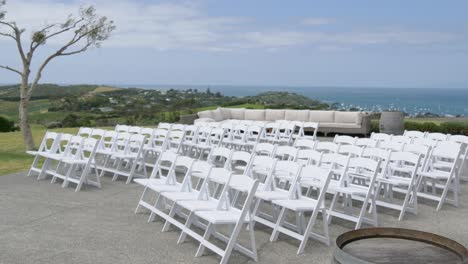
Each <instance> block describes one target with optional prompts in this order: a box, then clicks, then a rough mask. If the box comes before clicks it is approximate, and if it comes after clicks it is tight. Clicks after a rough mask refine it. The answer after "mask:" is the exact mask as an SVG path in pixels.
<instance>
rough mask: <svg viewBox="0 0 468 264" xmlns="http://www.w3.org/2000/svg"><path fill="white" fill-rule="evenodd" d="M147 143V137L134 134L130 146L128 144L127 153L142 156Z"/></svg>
mask: <svg viewBox="0 0 468 264" xmlns="http://www.w3.org/2000/svg"><path fill="white" fill-rule="evenodd" d="M145 142H146V136H145V135H140V134H133V135H131V136H130V138H129V139H128V144H127V147H126V149H125V151H126V152H127V153H136V154H139V155H140V154H141V151H142V149H143V146H144V144H145Z"/></svg>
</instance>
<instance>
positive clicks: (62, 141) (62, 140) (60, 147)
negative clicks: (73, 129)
mask: <svg viewBox="0 0 468 264" xmlns="http://www.w3.org/2000/svg"><path fill="white" fill-rule="evenodd" d="M73 136H74V135H71V134H67V133H62V134H60V137H59V138H58V144H57V146H56V149H55V151H54V152H57V153H64V152H65V150H66V149H67V147H68V144H69V143H70V140H71V138H72V137H73Z"/></svg>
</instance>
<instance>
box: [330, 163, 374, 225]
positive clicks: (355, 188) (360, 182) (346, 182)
mask: <svg viewBox="0 0 468 264" xmlns="http://www.w3.org/2000/svg"><path fill="white" fill-rule="evenodd" d="M379 168H380V161H374V160H372V159H368V158H351V159H350V160H349V166H348V169H347V171H346V172H345V174H344V177H342V179H340V184H339V185H338V186H330V188H329V189H331V190H330V191H331V192H333V199H332V202H331V205H330V209H329V210H328V222H329V223H330V222H331V220H332V218H333V217H338V218H341V219H344V220H348V221H352V222H355V223H356V226H355V229H359V228H361V225H362V223H368V224H371V225H374V226H378V219H377V208H376V206H375V200H376V195H375V180H376V177H377V173H378V169H379ZM340 195H343V197H344V199H345V201H344V206H345V209H344V210H343V211H340V210H338V209H337V208H336V204H337V201H338V197H339V196H340ZM353 199H354V200H359V201H362V205H361V208H360V209H359V214H358V215H355V214H354V213H353V211H354V208H353V203H352V200H353ZM368 206H370V208H369V211H370V214H371V216H370V217H371V218H369V217H366V211H367V208H368Z"/></svg>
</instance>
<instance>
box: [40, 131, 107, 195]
mask: <svg viewBox="0 0 468 264" xmlns="http://www.w3.org/2000/svg"><path fill="white" fill-rule="evenodd" d="M99 141H100V140H97V139H95V138H82V139H81V146H80V147H79V148H78V149H77V150H76V152H73V151H72V152H70V153H69V154H70V155H65V156H64V157H62V158H60V160H59V166H57V168H56V169H55V170H47V171H46V172H45V173H47V174H50V175H52V176H53V177H52V181H51V183H55V182H56V180H57V179H62V180H63V184H62V187H68V185H69V183H70V182H72V183H75V184H76V188H75V192H78V191H80V190H81V187H82V186H83V184H87V185H93V186H96V187H98V188H101V181H100V178H99V174H98V171H97V168H96V166H95V161H94V157H95V155H96V149H97V147H98V145H99ZM72 142H73V140H72ZM60 167H63V168H64V170H63V172H62V171H61V170H60ZM67 167H68V168H67ZM91 170H94V176H95V180H94V181H93V180H91V178H90V176H91V175H92V174H91V173H90V171H91Z"/></svg>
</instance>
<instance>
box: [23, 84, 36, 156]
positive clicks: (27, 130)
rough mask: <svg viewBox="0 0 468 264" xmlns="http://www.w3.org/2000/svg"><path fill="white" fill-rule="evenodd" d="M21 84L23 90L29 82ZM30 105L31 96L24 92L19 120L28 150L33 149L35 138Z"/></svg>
mask: <svg viewBox="0 0 468 264" xmlns="http://www.w3.org/2000/svg"><path fill="white" fill-rule="evenodd" d="M21 86H22V87H21V89H22V90H23V88H25V87H27V84H26V85H25V84H22V85H21ZM24 90H25V89H24ZM24 90H23V91H24ZM28 106H29V98H28V97H27V96H25V95H24V94H23V93H22V94H21V99H20V103H19V120H20V124H19V125H20V129H21V134H22V135H23V141H24V144H25V146H26V150H33V149H34V139H33V136H32V131H31V127H30V126H29V118H28Z"/></svg>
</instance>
